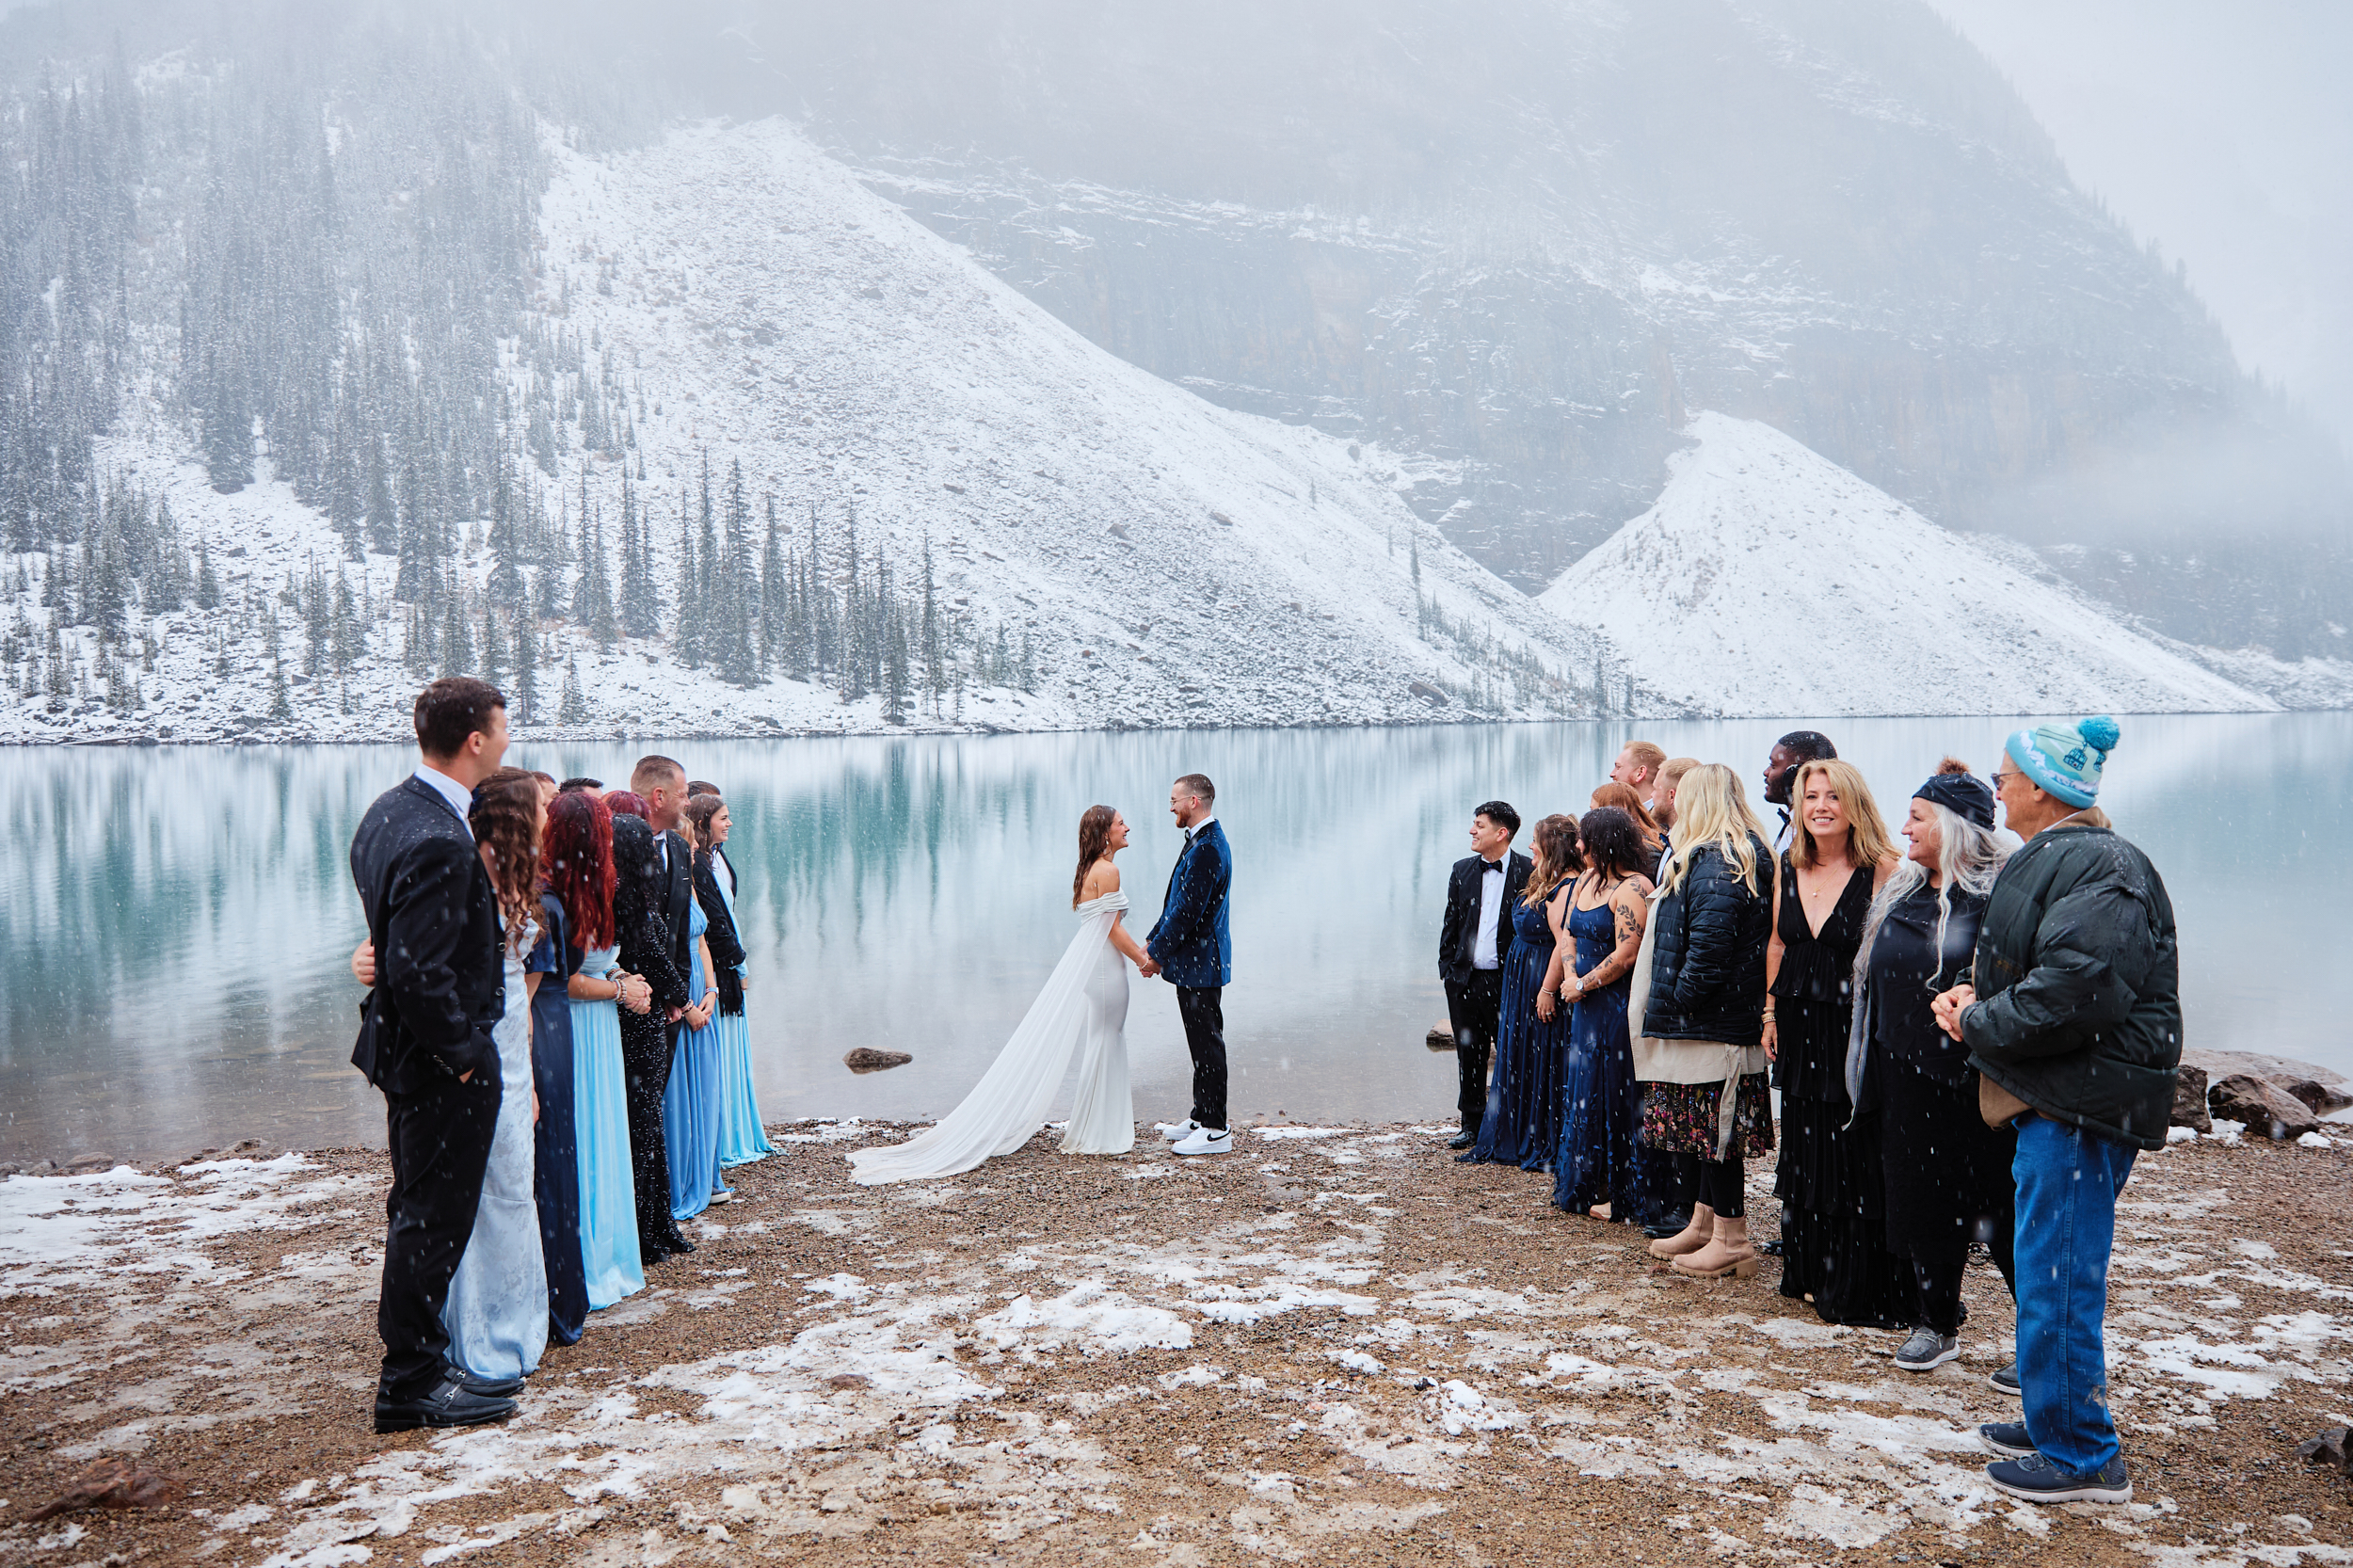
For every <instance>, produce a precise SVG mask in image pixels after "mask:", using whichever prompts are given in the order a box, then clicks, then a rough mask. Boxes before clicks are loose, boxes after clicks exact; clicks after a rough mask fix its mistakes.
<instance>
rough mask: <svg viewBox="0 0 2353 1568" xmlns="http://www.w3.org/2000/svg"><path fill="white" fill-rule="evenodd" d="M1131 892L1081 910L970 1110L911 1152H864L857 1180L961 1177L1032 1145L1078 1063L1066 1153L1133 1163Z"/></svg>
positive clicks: (856, 1157)
mask: <svg viewBox="0 0 2353 1568" xmlns="http://www.w3.org/2000/svg"><path fill="white" fill-rule="evenodd" d="M1127 907H1128V898H1127V895H1126V894H1124V893H1106V894H1105V895H1104V896H1103V897H1101V898H1098V899H1090V900H1089V901H1087V902H1086V903H1084V904H1080V905H1079V908H1078V915H1079V934H1078V936H1074V937H1072V938H1071V942H1070V947H1069V949H1068V950H1067V951H1066V952H1064V953H1063V955H1062V962H1061V963H1059V964H1056V965H1055V966H1054V972H1053V973H1052V974H1051V975H1049V976H1048V977H1047V981H1046V986H1045V989H1043V990H1041V991H1039V992H1038V994H1037V1000H1035V1001H1033V1002H1032V1003H1030V1010H1029V1012H1028V1013H1026V1014H1025V1015H1023V1016H1022V1019H1021V1022H1020V1024H1019V1025H1018V1026H1016V1028H1015V1030H1014V1032H1013V1037H1012V1038H1011V1039H1009V1040H1007V1041H1006V1042H1005V1048H1004V1049H1003V1050H1001V1051H1000V1052H999V1053H998V1055H997V1060H996V1061H995V1062H992V1063H990V1064H989V1068H988V1071H987V1072H985V1073H984V1074H982V1075H981V1080H980V1082H978V1083H976V1084H974V1085H973V1086H972V1092H971V1093H970V1094H968V1095H967V1096H964V1103H963V1104H961V1105H959V1106H957V1107H956V1108H955V1109H954V1110H953V1111H951V1112H948V1114H947V1115H946V1116H944V1117H942V1118H941V1119H940V1121H939V1122H938V1124H937V1125H936V1126H935V1127H932V1128H927V1129H926V1130H924V1131H922V1132H920V1133H918V1134H916V1136H914V1137H912V1138H910V1139H908V1140H907V1141H906V1142H905V1143H904V1144H884V1145H882V1146H881V1147H879V1148H871V1149H859V1150H857V1151H856V1153H854V1154H852V1155H851V1156H850V1172H851V1176H850V1178H851V1179H852V1180H853V1181H856V1182H857V1183H858V1184H859V1185H860V1186H864V1187H877V1186H880V1185H882V1184H883V1183H885V1182H889V1181H920V1180H922V1179H923V1178H925V1177H927V1176H954V1175H956V1174H957V1173H958V1172H960V1171H968V1170H970V1169H972V1167H974V1166H975V1165H978V1164H980V1163H981V1161H983V1160H987V1159H990V1158H992V1157H994V1156H996V1155H1000V1154H1011V1153H1012V1152H1013V1151H1014V1150H1016V1149H1017V1148H1019V1147H1020V1146H1021V1145H1022V1144H1026V1143H1028V1142H1029V1141H1030V1137H1031V1135H1032V1133H1034V1132H1036V1131H1037V1129H1038V1125H1039V1124H1040V1123H1041V1122H1043V1121H1044V1120H1045V1119H1046V1112H1047V1110H1048V1107H1049V1106H1051V1105H1052V1104H1053V1099H1054V1094H1055V1092H1056V1091H1057V1090H1059V1089H1060V1088H1061V1087H1062V1080H1063V1075H1064V1073H1065V1072H1067V1071H1068V1070H1069V1067H1070V1060H1071V1058H1072V1057H1073V1056H1074V1055H1075V1056H1077V1057H1078V1059H1079V1095H1078V1100H1077V1103H1076V1104H1075V1105H1074V1106H1073V1107H1072V1109H1071V1112H1070V1127H1069V1129H1068V1130H1067V1131H1066V1132H1064V1134H1063V1141H1062V1148H1063V1152H1064V1154H1126V1153H1127V1152H1128V1150H1129V1149H1131V1148H1133V1147H1134V1146H1135V1142H1136V1113H1135V1102H1134V1100H1133V1099H1132V1098H1130V1097H1129V1096H1128V1038H1127V1029H1128V961H1127V960H1126V959H1125V958H1123V957H1121V956H1120V952H1119V950H1118V949H1117V948H1115V947H1113V946H1112V923H1113V922H1114V921H1115V920H1117V919H1118V918H1119V912H1120V911H1121V910H1123V909H1125V908H1127Z"/></svg>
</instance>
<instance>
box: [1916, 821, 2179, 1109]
mask: <svg viewBox="0 0 2353 1568" xmlns="http://www.w3.org/2000/svg"><path fill="white" fill-rule="evenodd" d="M1976 978H1977V1005H1976V1006H1974V1007H1972V1008H1970V1009H1969V1011H1968V1013H1967V1015H1966V1016H1964V1017H1963V1018H1962V1020H1961V1034H1962V1037H1963V1040H1964V1042H1965V1043H1966V1044H1967V1045H1968V1047H1969V1060H1970V1062H1971V1064H1973V1065H1975V1066H1976V1067H1977V1071H1979V1072H1981V1073H1983V1074H1984V1075H1985V1076H1986V1077H1988V1078H1990V1079H1992V1080H1993V1081H1994V1082H1996V1083H1998V1084H2000V1085H2002V1087H2004V1088H2006V1089H2008V1090H2009V1092H2010V1093H2011V1094H2013V1095H2016V1096H2018V1097H2019V1098H2020V1099H2022V1100H2025V1102H2026V1103H2027V1104H2028V1105H2030V1106H2032V1107H2034V1109H2035V1110H2036V1112H2039V1113H2040V1114H2041V1115H2044V1116H2048V1117H2050V1118H2051V1119H2052V1120H2053V1121H2057V1122H2066V1123H2068V1124H2070V1125H2071V1126H2074V1127H2080V1128H2084V1129H2085V1130H2086V1131H2088V1132H2092V1133H2096V1134H2098V1135H2099V1136H2100V1137H2103V1138H2105V1139H2108V1140H2110V1141H2111V1142H2114V1143H2120V1144H2137V1145H2138V1146H2139V1147H2141V1148H2144V1149H2154V1148H2162V1147H2164V1145H2165V1131H2166V1127H2167V1124H2168V1123H2169V1122H2170V1121H2171V1119H2172V1108H2173V1069H2174V1068H2175V1067H2177V1066H2179V1065H2180V1064H2181V1060H2182V992H2181V964H2180V952H2179V950H2178V947H2177V944H2176V942H2175V939H2174V933H2173V904H2172V901H2171V900H2170V899H2169V898H2167V897H2166V892H2165V883H2164V882H2163V881H2162V880H2161V879H2160V878H2159V877H2158V875H2157V869H2156V867H2154V866H2153V865H2151V864H2150V863H2149V857H2148V856H2145V855H2143V854H2142V853H2141V852H2140V851H2139V850H2138V849H2137V848H2135V847H2134V846H2133V845H2131V844H2129V843H2127V842H2125V841H2124V840H2122V839H2121V838H2119V837H2117V835H2116V834H2115V833H2113V832H2112V831H2110V830H2109V829H2107V828H2105V827H2091V826H2087V825H2085V824H2079V823H2069V824H2062V825H2060V826H2057V827H2050V828H2045V829H2044V830H2043V831H2041V832H2040V833H2038V834H2036V835H2035V836H2034V837H2033V838H2031V839H2029V840H2026V843H2025V848H2023V849H2021V850H2019V852H2018V853H2017V854H2015V855H2013V856H2010V857H2009V864H2008V865H2006V866H2004V867H2003V868H2002V874H2001V876H2000V878H1999V879H1998V880H1997V881H1996V882H1995V883H1994V884H1993V900H1992V902H1991V903H1989V904H1987V905H1986V911H1985V923H1984V924H1983V925H1981V926H1979V927H1978V929H1977V977H1976Z"/></svg>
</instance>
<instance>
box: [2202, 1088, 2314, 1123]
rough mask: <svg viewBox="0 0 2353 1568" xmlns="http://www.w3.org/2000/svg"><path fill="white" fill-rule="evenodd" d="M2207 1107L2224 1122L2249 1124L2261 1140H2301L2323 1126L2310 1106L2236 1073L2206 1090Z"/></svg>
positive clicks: (2280, 1090)
mask: <svg viewBox="0 0 2353 1568" xmlns="http://www.w3.org/2000/svg"><path fill="white" fill-rule="evenodd" d="M2206 1107H2207V1109H2208V1110H2210V1111H2212V1112H2214V1113H2215V1115H2216V1116H2217V1117H2219V1118H2220V1119H2222V1120H2224V1121H2233V1122H2244V1123H2246V1124H2247V1130H2248V1131H2249V1132H2251V1133H2253V1134H2254V1135H2255V1136H2257V1137H2258V1138H2300V1137H2302V1136H2303V1135H2304V1134H2305V1133H2307V1132H2312V1131H2314V1130H2316V1129H2317V1128H2319V1126H2320V1118H2319V1117H2318V1116H2315V1115H2313V1110H2312V1107H2311V1106H2308V1105H2306V1104H2305V1103H2304V1102H2303V1101H2302V1100H2300V1099H2297V1097H2296V1096H2294V1095H2291V1094H2289V1093H2288V1092H2287V1091H2286V1090H2285V1089H2282V1088H2281V1087H2280V1086H2279V1085H2277V1084H2275V1083H2268V1082H2265V1080H2262V1079H2260V1078H2254V1077H2250V1076H2249V1075H2248V1074H2246V1073H2233V1074H2232V1075H2231V1076H2230V1077H2228V1078H2226V1079H2224V1080H2222V1081H2221V1082H2219V1083H2217V1084H2216V1085H2215V1086H2214V1087H2213V1088H2212V1089H2209V1090H2208V1091H2206Z"/></svg>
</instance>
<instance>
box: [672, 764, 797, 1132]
mask: <svg viewBox="0 0 2353 1568" xmlns="http://www.w3.org/2000/svg"><path fill="white" fill-rule="evenodd" d="M706 802H708V804H706ZM686 815H687V819H688V820H689V821H691V822H693V823H694V824H695V826H696V838H697V840H698V841H699V842H700V843H701V844H702V845H703V847H702V848H701V849H699V850H697V851H696V852H695V898H696V902H697V903H699V904H701V905H702V906H703V915H704V917H705V918H706V919H707V920H709V921H710V922H711V929H710V931H709V932H708V933H707V934H706V935H705V936H704V938H703V942H704V945H705V946H706V947H708V948H709V949H710V951H711V966H712V969H713V971H715V972H714V973H713V975H712V980H713V982H714V984H716V985H717V986H718V990H719V1014H718V1016H717V1017H715V1018H713V1019H712V1022H711V1027H712V1029H713V1030H715V1031H717V1032H718V1035H719V1163H720V1164H721V1165H723V1166H724V1165H748V1164H750V1163H751V1162H752V1161H753V1160H765V1159H766V1158H767V1157H768V1156H770V1155H771V1154H774V1153H775V1152H776V1149H775V1147H774V1146H773V1145H771V1144H769V1142H768V1134H767V1132H766V1130H765V1129H764V1128H761V1126H760V1098H759V1096H758V1095H757V1093H756V1092H755V1091H754V1089H753V1086H752V1037H751V1031H750V1029H749V1028H748V1027H747V1025H746V1022H745V1020H744V937H743V927H742V926H741V925H740V924H738V923H737V921H736V918H735V866H734V863H733V862H731V861H730V860H728V857H727V853H726V849H725V847H724V846H725V845H726V843H727V841H728V831H729V830H730V829H731V828H732V827H733V825H734V824H733V822H732V821H731V820H730V818H729V817H728V808H727V803H726V802H725V801H724V800H722V799H720V798H719V797H718V796H717V795H716V794H715V793H714V794H712V795H708V796H696V798H695V799H693V800H691V801H688V802H687V804H686Z"/></svg>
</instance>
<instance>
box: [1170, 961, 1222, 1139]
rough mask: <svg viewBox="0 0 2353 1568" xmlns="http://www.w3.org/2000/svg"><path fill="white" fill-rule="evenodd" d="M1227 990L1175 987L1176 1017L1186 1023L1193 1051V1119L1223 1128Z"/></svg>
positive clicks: (1203, 1124)
mask: <svg viewBox="0 0 2353 1568" xmlns="http://www.w3.org/2000/svg"><path fill="white" fill-rule="evenodd" d="M1224 995H1225V988H1224V987H1223V986H1218V985H1204V986H1201V987H1199V988H1198V989H1196V988H1194V987H1193V986H1190V985H1179V986H1177V1016H1178V1017H1180V1018H1182V1019H1184V1020H1185V1048H1186V1049H1187V1050H1189V1051H1191V1052H1193V1120H1194V1121H1195V1122H1197V1123H1199V1124H1200V1125H1201V1126H1203V1127H1214V1128H1223V1127H1225V1126H1226V1125H1227V1123H1226V1120H1225V1005H1224V1002H1223V998H1224Z"/></svg>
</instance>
